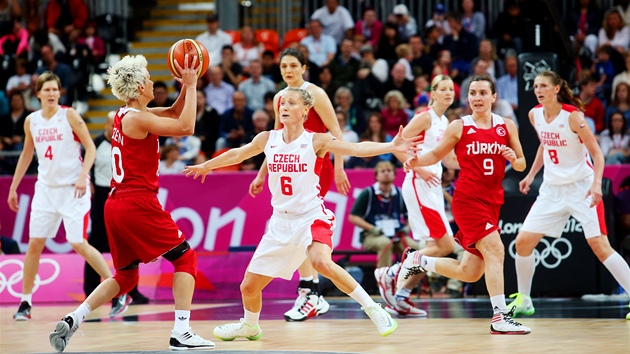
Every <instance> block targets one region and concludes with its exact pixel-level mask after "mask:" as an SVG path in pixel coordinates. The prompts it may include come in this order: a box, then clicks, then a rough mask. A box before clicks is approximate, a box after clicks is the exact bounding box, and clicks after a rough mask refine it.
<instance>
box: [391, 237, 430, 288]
mask: <svg viewBox="0 0 630 354" xmlns="http://www.w3.org/2000/svg"><path fill="white" fill-rule="evenodd" d="M420 264H422V254H421V253H420V252H418V251H416V250H414V249H413V248H411V247H407V248H405V251H404V252H403V255H402V260H401V261H400V268H399V269H398V273H396V289H400V288H402V287H403V285H404V284H405V280H407V279H409V277H410V276H412V275H416V274H422V273H426V270H425V269H424V268H422V266H420Z"/></svg>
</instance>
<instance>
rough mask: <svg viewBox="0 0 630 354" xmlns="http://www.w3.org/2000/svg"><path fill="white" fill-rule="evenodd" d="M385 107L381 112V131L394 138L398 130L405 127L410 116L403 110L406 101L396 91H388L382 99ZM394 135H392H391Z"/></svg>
mask: <svg viewBox="0 0 630 354" xmlns="http://www.w3.org/2000/svg"><path fill="white" fill-rule="evenodd" d="M383 103H384V104H385V107H383V109H382V110H381V116H382V117H383V129H384V130H385V132H387V134H389V135H390V136H395V135H396V133H397V132H398V128H399V127H400V126H401V125H402V126H405V125H407V122H408V121H409V118H410V115H409V114H408V113H407V111H406V110H405V107H406V106H407V100H406V99H405V97H404V96H403V95H402V92H400V91H398V90H392V91H389V92H388V93H387V94H385V98H384V99H383ZM392 133H394V134H392Z"/></svg>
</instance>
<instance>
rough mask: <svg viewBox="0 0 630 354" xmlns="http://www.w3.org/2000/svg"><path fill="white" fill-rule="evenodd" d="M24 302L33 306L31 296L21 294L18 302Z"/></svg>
mask: <svg viewBox="0 0 630 354" xmlns="http://www.w3.org/2000/svg"><path fill="white" fill-rule="evenodd" d="M22 301H26V302H28V304H29V305H31V306H33V294H22V300H20V302H22Z"/></svg>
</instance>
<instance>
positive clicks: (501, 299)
mask: <svg viewBox="0 0 630 354" xmlns="http://www.w3.org/2000/svg"><path fill="white" fill-rule="evenodd" d="M490 303H491V304H492V310H493V311H495V309H498V310H499V311H501V312H505V309H506V308H507V305H506V304H505V294H501V295H494V296H491V297H490ZM495 313H496V312H495Z"/></svg>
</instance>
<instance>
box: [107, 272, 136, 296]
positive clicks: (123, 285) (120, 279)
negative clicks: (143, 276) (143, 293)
mask: <svg viewBox="0 0 630 354" xmlns="http://www.w3.org/2000/svg"><path fill="white" fill-rule="evenodd" d="M113 278H114V280H115V281H116V282H117V283H118V286H119V287H120V291H119V292H118V294H117V295H116V296H115V297H119V296H122V295H124V294H126V293H128V292H130V291H131V289H133V288H134V287H135V286H136V285H138V280H139V278H140V276H139V275H138V268H134V269H129V270H120V269H117V270H116V274H114V277H113Z"/></svg>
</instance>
